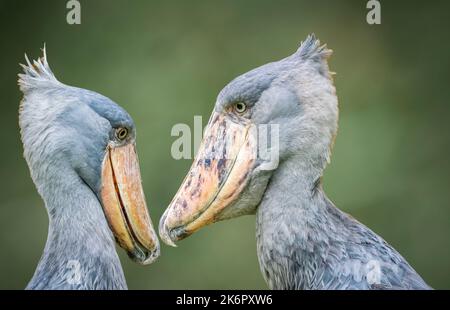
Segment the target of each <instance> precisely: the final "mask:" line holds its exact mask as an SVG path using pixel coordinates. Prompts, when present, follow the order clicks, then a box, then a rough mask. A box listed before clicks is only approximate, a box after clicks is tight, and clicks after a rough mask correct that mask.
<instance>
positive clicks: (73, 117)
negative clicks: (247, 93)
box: [19, 48, 159, 289]
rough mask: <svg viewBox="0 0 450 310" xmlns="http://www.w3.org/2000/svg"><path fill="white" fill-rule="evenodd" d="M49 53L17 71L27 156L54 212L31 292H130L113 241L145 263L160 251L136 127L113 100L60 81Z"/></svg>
mask: <svg viewBox="0 0 450 310" xmlns="http://www.w3.org/2000/svg"><path fill="white" fill-rule="evenodd" d="M43 52H44V56H43V57H42V58H40V59H39V60H38V61H34V62H33V64H31V63H30V61H29V60H28V58H26V60H27V65H22V67H23V69H24V73H23V74H19V86H20V89H21V91H22V92H23V95H24V97H23V100H22V102H21V105H20V112H19V124H20V129H21V138H22V142H23V147H24V157H25V159H26V162H27V164H28V166H29V169H30V172H31V177H32V179H33V181H34V184H35V185H36V188H37V190H38V192H39V194H40V196H41V197H42V199H43V200H44V202H45V207H46V209H47V212H48V216H49V229H48V238H47V242H46V245H45V249H44V253H43V255H42V257H41V259H40V261H39V264H38V266H37V269H36V271H35V273H34V276H33V278H32V279H31V281H30V283H29V284H28V286H27V289H126V288H127V284H126V281H125V277H124V274H123V271H122V267H121V265H120V261H119V257H118V255H117V253H116V249H115V242H114V238H115V240H116V241H117V243H118V244H119V245H120V246H121V247H122V248H123V249H125V250H126V252H127V253H128V255H129V256H130V257H131V258H132V259H133V260H134V261H135V262H137V263H139V264H144V265H145V264H150V263H151V262H152V261H154V260H155V259H156V258H157V257H158V255H159V242H158V239H157V236H156V233H155V231H154V229H153V226H152V223H151V220H150V217H149V214H148V210H147V206H146V202H145V197H144V192H143V189H142V186H141V178H140V171H139V163H138V157H137V154H136V147H135V139H136V128H135V125H134V123H133V120H132V119H131V117H130V116H129V115H128V113H127V112H126V111H125V110H124V109H123V108H121V107H120V106H119V105H117V104H116V103H114V102H113V101H111V100H110V99H108V98H106V97H104V96H102V95H100V94H98V93H95V92H92V91H89V90H85V89H80V88H76V87H71V86H67V85H64V84H62V83H60V82H59V81H58V80H57V79H56V78H55V76H54V74H53V73H52V71H51V70H50V67H49V65H48V62H47V57H46V53H45V48H44V50H43Z"/></svg>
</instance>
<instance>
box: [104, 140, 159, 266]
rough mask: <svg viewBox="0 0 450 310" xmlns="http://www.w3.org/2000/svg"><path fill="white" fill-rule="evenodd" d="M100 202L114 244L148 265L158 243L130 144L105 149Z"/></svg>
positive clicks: (153, 258) (153, 257)
mask: <svg viewBox="0 0 450 310" xmlns="http://www.w3.org/2000/svg"><path fill="white" fill-rule="evenodd" d="M101 200H102V205H103V210H104V213H105V215H106V218H107V220H108V223H109V226H110V228H111V230H112V232H113V234H114V236H115V238H116V241H117V243H118V244H119V245H120V246H121V247H122V248H123V249H125V250H126V251H127V253H128V255H129V256H130V257H131V258H132V259H133V260H134V261H136V262H137V263H139V264H143V265H146V264H150V263H152V262H153V261H154V260H155V259H156V258H157V257H158V256H159V242H158V238H157V235H156V233H155V230H154V229H153V225H152V222H151V219H150V216H149V214H148V210H147V204H146V202H145V196H144V191H143V189H142V184H141V174H140V170H139V161H138V157H137V153H136V147H135V145H134V143H129V144H127V145H124V146H117V147H116V146H108V149H107V151H106V154H105V158H104V160H103V165H102V184H101Z"/></svg>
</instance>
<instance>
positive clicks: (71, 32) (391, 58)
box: [0, 0, 450, 289]
mask: <svg viewBox="0 0 450 310" xmlns="http://www.w3.org/2000/svg"><path fill="white" fill-rule="evenodd" d="M381 2H382V24H381V25H376V26H370V25H368V24H367V23H366V14H367V11H368V10H367V9H366V3H367V1H365V0H360V1H350V0H347V1H335V0H330V1H324V0H321V1H300V0H295V1H286V0H284V1H283V0H282V1H268V0H245V1H241V0H222V1H206V0H205V1H197V0H191V1H182V0H179V1H175V0H170V1H148V0H133V1H129V0H114V1H113V0H95V1H87V0H84V1H83V0H81V5H82V23H81V25H77V26H70V25H68V24H67V23H66V13H67V10H66V7H65V6H66V1H65V0H59V1H49V0H40V1H31V0H30V1H24V0H9V1H5V0H1V1H0V40H1V43H0V44H1V51H0V55H1V57H0V98H1V100H0V108H1V111H0V126H1V127H0V143H1V144H0V145H1V146H0V154H1V155H0V158H1V160H0V169H1V170H0V171H1V178H0V288H2V289H22V288H24V287H25V286H26V284H27V282H28V281H29V279H30V278H31V277H32V275H33V272H34V270H35V268H36V265H37V262H38V260H39V258H40V255H41V253H42V250H43V248H44V244H45V240H46V236H47V225H48V221H47V214H46V211H45V209H44V206H43V202H42V200H41V199H40V197H39V196H38V194H37V192H36V190H35V188H34V185H33V183H32V181H31V179H30V176H29V172H28V168H27V165H26V163H25V160H24V159H23V157H22V145H21V142H20V137H19V129H18V124H17V109H18V106H19V101H20V99H21V94H20V92H19V90H18V87H17V85H16V80H17V76H16V75H17V73H18V72H19V71H20V68H19V65H18V63H19V62H23V61H24V58H23V55H24V53H25V52H27V53H28V54H29V55H30V56H31V57H33V58H36V57H38V56H39V55H40V48H41V47H42V46H43V44H44V42H46V44H47V51H48V57H49V61H50V64H51V66H52V68H53V71H54V72H55V74H56V76H57V77H58V78H59V79H60V80H61V81H63V82H65V83H67V84H70V85H75V86H79V87H83V88H87V89H92V90H95V91H98V92H100V93H102V94H105V95H106V96H108V97H110V98H112V99H113V100H115V101H116V102H118V103H119V104H121V105H122V106H123V107H124V108H126V109H127V110H128V111H129V112H130V114H131V115H132V116H133V117H134V120H135V123H136V125H137V128H138V149H139V155H140V160H141V169H142V174H143V182H144V187H145V191H146V194H147V200H148V204H149V207H150V213H151V216H152V218H153V221H154V223H155V225H157V222H158V220H159V217H160V216H161V214H162V213H163V211H164V209H165V207H166V206H167V205H168V203H169V202H170V200H171V198H172V196H173V195H174V193H175V192H176V190H177V189H178V186H179V185H180V183H181V181H182V180H183V178H184V175H185V173H186V172H187V170H188V168H189V166H190V163H191V161H190V160H179V161H176V160H174V159H172V157H171V156H170V147H171V144H172V142H173V141H174V140H175V139H176V138H174V137H171V135H170V131H171V128H172V126H173V125H175V124H176V123H186V124H188V125H189V126H193V117H194V115H202V116H203V119H204V124H206V121H207V119H208V117H209V114H210V112H211V109H212V107H213V104H214V101H215V97H216V95H217V94H218V92H219V91H220V90H221V88H222V87H223V86H224V85H225V84H226V83H227V82H228V81H230V80H231V79H233V78H234V77H236V76H237V75H239V74H241V73H244V72H246V71H247V70H249V69H252V68H254V67H256V66H259V65H262V64H264V63H267V62H269V61H273V60H278V59H280V58H283V57H285V56H287V55H289V54H291V53H292V52H293V51H295V50H296V48H297V47H298V45H299V43H300V41H302V40H303V39H304V38H305V37H306V35H307V34H308V33H311V32H314V33H315V34H316V35H317V36H318V37H319V38H320V39H321V40H322V41H323V42H326V43H328V46H329V47H330V48H332V49H333V50H334V52H335V53H334V56H333V57H332V59H331V62H330V66H331V69H332V70H333V71H336V72H337V76H336V79H335V83H336V87H337V93H338V96H339V100H340V129H339V134H338V137H337V141H336V146H335V150H334V156H333V159H332V164H331V165H330V166H329V167H328V169H327V170H326V174H325V178H324V186H325V189H326V191H327V193H328V195H329V197H330V198H331V199H332V200H333V201H334V202H335V203H336V205H337V206H338V207H340V208H341V209H343V210H344V211H346V212H349V213H351V214H352V215H353V216H354V217H356V218H357V219H359V220H360V221H362V222H363V223H365V224H366V225H368V226H369V227H370V228H372V229H373V230H374V231H376V232H377V233H379V234H380V235H381V236H382V237H384V238H385V239H386V240H387V241H388V242H390V243H391V244H392V245H393V246H394V247H395V248H396V249H397V250H399V252H400V253H402V254H403V255H404V256H405V258H406V259H407V260H408V261H409V262H410V263H411V265H412V266H414V267H415V269H416V270H417V271H418V272H419V273H420V274H421V275H422V276H423V278H424V279H425V280H426V281H427V282H428V283H429V284H430V285H432V286H433V287H435V288H450V204H449V200H450V199H449V196H450V191H449V185H450V161H449V151H450V136H449V132H450V102H449V89H450V85H449V83H450V75H449V73H450V72H449V69H450V57H449V52H450V44H449V36H448V29H450V18H449V17H450V4H449V2H448V1H433V2H427V1H381ZM119 252H120V255H121V259H122V264H123V266H124V270H125V274H126V277H127V280H128V284H129V287H130V288H132V289H138V288H144V289H172V288H175V289H184V288H191V289H215V288H220V289H246V288H248V289H263V288H266V285H265V283H264V281H263V279H262V276H261V274H260V271H259V266H258V261H257V256H256V246H255V218H254V217H253V216H247V217H242V218H239V219H235V220H232V221H227V222H222V223H218V224H215V225H213V226H210V227H208V228H206V229H203V230H201V231H200V232H198V233H197V234H195V235H194V236H192V237H190V238H188V239H186V240H185V241H183V242H181V243H179V247H178V248H176V249H174V248H169V247H167V246H165V245H164V246H163V247H162V256H161V257H160V259H159V260H158V261H157V262H156V263H155V264H153V265H151V266H149V267H141V266H138V265H136V264H134V263H132V262H131V261H130V260H129V259H128V258H127V257H126V256H125V255H124V253H123V251H122V250H120V249H119Z"/></svg>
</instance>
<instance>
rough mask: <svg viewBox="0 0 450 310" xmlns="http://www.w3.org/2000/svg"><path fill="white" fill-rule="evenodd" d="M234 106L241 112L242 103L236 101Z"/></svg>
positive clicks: (242, 108)
mask: <svg viewBox="0 0 450 310" xmlns="http://www.w3.org/2000/svg"><path fill="white" fill-rule="evenodd" d="M236 107H237V109H238V111H240V112H242V111H243V110H244V105H243V104H242V103H238V104H237V106H236Z"/></svg>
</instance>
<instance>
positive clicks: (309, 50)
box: [295, 34, 333, 62]
mask: <svg viewBox="0 0 450 310" xmlns="http://www.w3.org/2000/svg"><path fill="white" fill-rule="evenodd" d="M332 54H333V51H332V50H330V49H328V48H327V45H326V44H324V45H320V40H319V39H317V38H316V36H315V35H314V34H310V35H308V37H307V38H306V40H305V41H304V42H302V43H300V47H299V48H298V50H297V52H296V53H295V55H296V56H298V57H300V58H301V59H302V60H313V61H316V62H322V61H323V60H326V59H328V58H329V57H330V56H331V55H332Z"/></svg>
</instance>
